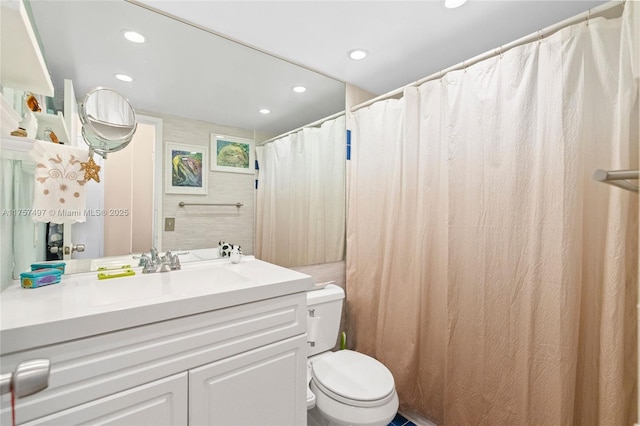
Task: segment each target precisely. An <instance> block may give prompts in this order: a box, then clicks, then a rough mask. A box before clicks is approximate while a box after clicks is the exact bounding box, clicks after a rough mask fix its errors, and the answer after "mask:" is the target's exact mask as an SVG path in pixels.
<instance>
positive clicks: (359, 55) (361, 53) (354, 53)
mask: <svg viewBox="0 0 640 426" xmlns="http://www.w3.org/2000/svg"><path fill="white" fill-rule="evenodd" d="M368 54H369V53H368V52H367V51H366V50H364V49H353V50H350V51H349V57H350V58H351V59H353V60H354V61H359V60H360V59H364V58H366V57H367V55H368Z"/></svg>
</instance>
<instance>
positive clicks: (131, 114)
mask: <svg viewBox="0 0 640 426" xmlns="http://www.w3.org/2000/svg"><path fill="white" fill-rule="evenodd" d="M79 109H80V111H79V114H80V121H81V122H82V137H83V138H84V141H85V142H86V143H87V145H89V147H90V148H92V149H93V150H94V151H95V152H97V153H99V154H100V155H102V156H105V155H106V154H107V153H109V152H115V151H120V150H121V149H123V148H124V147H126V146H127V145H128V144H129V142H131V139H132V138H133V134H134V133H135V131H136V127H137V123H136V114H135V111H134V110H133V107H132V106H131V104H130V103H129V101H128V100H127V99H126V98H124V97H123V96H121V95H120V94H119V93H117V92H116V91H114V90H111V89H107V88H103V87H97V88H95V89H92V90H90V91H89V92H88V93H87V94H86V95H85V97H84V99H83V100H82V102H81V103H80V105H79Z"/></svg>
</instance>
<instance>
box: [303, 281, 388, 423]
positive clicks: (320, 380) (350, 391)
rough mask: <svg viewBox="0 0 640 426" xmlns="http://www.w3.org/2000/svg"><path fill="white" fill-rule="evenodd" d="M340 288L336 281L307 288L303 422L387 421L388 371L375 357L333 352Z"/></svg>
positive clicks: (342, 294)
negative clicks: (304, 416)
mask: <svg viewBox="0 0 640 426" xmlns="http://www.w3.org/2000/svg"><path fill="white" fill-rule="evenodd" d="M343 299H344V291H343V290H342V289H341V288H340V287H338V286H335V285H328V286H326V287H325V288H324V289H321V290H313V291H310V292H308V293H307V309H308V310H309V321H308V323H307V324H308V326H307V333H308V337H307V340H308V346H309V356H308V358H307V382H308V384H309V386H308V389H307V408H308V410H309V411H308V416H307V422H308V424H309V425H310V426H334V425H356V426H386V425H388V424H389V422H391V420H392V419H393V418H394V416H395V415H396V413H397V410H398V405H399V401H398V394H397V392H396V390H395V385H394V380H393V375H392V374H391V372H390V371H389V370H388V369H387V368H386V367H385V366H384V365H383V364H382V363H380V362H379V361H377V360H376V359H374V358H372V357H370V356H367V355H364V354H361V353H358V352H354V351H350V350H341V351H336V352H332V351H331V349H333V347H334V346H335V342H336V340H337V336H338V330H339V326H340V316H341V314H342V301H343Z"/></svg>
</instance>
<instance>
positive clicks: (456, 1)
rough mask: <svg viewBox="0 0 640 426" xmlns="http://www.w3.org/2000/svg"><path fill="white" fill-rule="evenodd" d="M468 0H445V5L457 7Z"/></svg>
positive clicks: (451, 7) (450, 7) (452, 7)
mask: <svg viewBox="0 0 640 426" xmlns="http://www.w3.org/2000/svg"><path fill="white" fill-rule="evenodd" d="M466 2H467V0H444V7H447V8H449V9H455V8H456V7H460V6H462V5H463V4H465V3H466Z"/></svg>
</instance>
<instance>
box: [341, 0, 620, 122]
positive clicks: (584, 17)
mask: <svg viewBox="0 0 640 426" xmlns="http://www.w3.org/2000/svg"><path fill="white" fill-rule="evenodd" d="M625 1H626V0H620V1H618V0H611V1H609V2H607V3H604V4H601V5H600V6H597V7H594V8H593V9H589V10H588V11H586V12H583V13H581V14H579V15H576V16H573V17H571V18H568V19H565V20H564V21H560V22H558V23H557V24H554V25H551V26H549V27H546V28H544V29H542V30H538V31H537V32H535V33H532V34H529V35H527V36H524V37H522V38H519V39H517V40H515V41H512V42H511V43H508V44H505V45H502V46H500V47H498V48H497V49H493V50H490V51H488V52H485V53H481V54H480V55H478V56H474V57H473V58H471V59H468V60H466V61H462V62H460V63H459V64H456V65H453V66H451V67H449V68H445V69H444V70H441V71H438V72H436V73H433V74H431V75H429V76H427V77H424V78H421V79H420V80H416V81H414V82H412V83H409V84H407V85H405V86H402V87H400V88H398V89H395V90H392V91H390V92H387V93H385V94H383V95H380V96H377V97H375V98H373V99H369V100H368V101H366V102H363V103H361V104H358V105H355V106H353V107H351V112H355V111H357V110H359V109H361V108H365V107H368V106H370V105H372V104H374V103H376V102H378V101H382V100H385V99H389V98H392V97H394V96H397V95H399V94H401V93H402V92H404V89H406V88H408V87H415V86H419V85H421V84H424V83H426V82H428V81H431V80H437V79H439V78H442V77H444V75H445V74H447V73H448V72H451V71H457V70H460V69H464V68H467V67H469V66H471V65H474V64H477V63H478V62H481V61H484V60H485V59H489V58H492V57H494V56H498V55H502V54H503V53H504V52H506V51H508V50H511V49H513V48H514V47H518V46H521V45H523V44H527V43H530V42H532V41H535V40H541V39H543V38H545V37H548V36H549V35H551V34H553V33H555V32H556V31H559V30H561V29H563V28H565V27H568V26H570V25H573V24H577V23H578V22H580V21H585V22H587V23H588V22H589V20H590V19H591V18H592V17H594V16H596V15H598V14H601V13H603V12H606V11H608V10H609V9H613V8H615V7H619V6H622V5H624V3H625Z"/></svg>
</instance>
